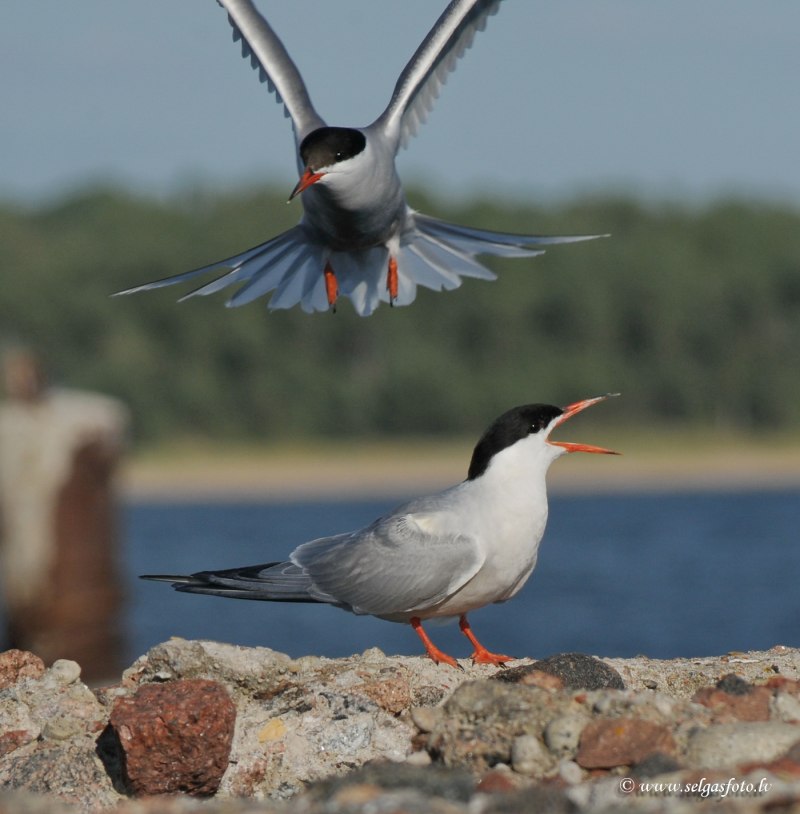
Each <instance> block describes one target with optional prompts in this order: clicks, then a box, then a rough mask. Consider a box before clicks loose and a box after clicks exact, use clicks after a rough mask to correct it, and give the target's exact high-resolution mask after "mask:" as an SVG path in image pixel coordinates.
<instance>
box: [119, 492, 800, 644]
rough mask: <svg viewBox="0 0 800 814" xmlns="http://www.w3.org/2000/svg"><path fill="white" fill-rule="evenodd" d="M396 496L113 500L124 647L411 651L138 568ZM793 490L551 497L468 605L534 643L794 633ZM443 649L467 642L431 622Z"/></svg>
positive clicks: (335, 519) (237, 548) (354, 515)
mask: <svg viewBox="0 0 800 814" xmlns="http://www.w3.org/2000/svg"><path fill="white" fill-rule="evenodd" d="M397 502H398V501H371V502H315V503H288V504H282V505H274V504H259V503H241V504H230V503H227V504H214V505H196V504H190V503H183V504H181V503H176V504H167V505H165V504H161V503H158V504H156V503H151V504H147V503H140V504H135V505H131V506H129V507H127V508H126V509H125V513H124V518H123V519H124V524H125V531H126V541H127V543H126V554H125V560H126V561H125V570H126V574H127V579H128V591H129V604H128V613H127V617H126V627H127V631H128V647H129V653H128V656H129V660H132V659H133V658H134V657H136V656H138V655H140V654H142V653H143V652H145V651H146V650H147V649H148V648H149V647H151V646H153V645H155V644H157V643H159V642H161V641H164V640H165V639H167V638H169V637H170V636H182V637H185V638H208V639H217V640H219V641H225V642H231V643H236V644H245V645H262V646H266V647H271V648H273V649H275V650H279V651H282V652H285V653H289V654H290V655H292V656H295V657H296V656H301V655H309V654H313V655H324V656H332V657H333V656H344V655H350V654H352V653H358V652H361V651H363V650H365V649H367V648H369V647H373V646H377V647H380V648H381V649H382V650H384V651H385V652H387V653H393V654H394V653H398V654H418V653H420V652H422V651H421V646H420V643H419V640H418V639H417V637H416V635H415V634H414V632H413V631H412V630H411V629H410V627H408V626H407V625H400V624H392V623H390V622H383V621H380V620H377V619H372V618H370V617H363V616H353V615H352V614H349V613H346V612H344V611H341V610H337V609H335V608H330V607H327V606H324V605H302V604H294V603H290V604H280V603H267V602H245V601H240V600H231V599H221V598H218V597H206V596H194V595H189V594H179V593H176V592H175V591H173V590H172V589H171V588H169V586H167V585H165V584H161V583H153V582H144V581H142V580H138V579H136V577H135V575H137V574H142V573H159V572H162V573H163V572H166V573H190V572H192V571H200V570H207V569H213V568H228V567H234V566H240V565H249V564H255V563H259V562H268V561H270V560H277V559H283V558H285V557H286V555H287V554H288V553H289V552H290V551H291V550H292V548H294V547H295V546H296V545H298V544H299V543H301V542H304V541H305V540H309V539H312V538H314V537H320V536H324V535H325V534H331V533H334V532H340V531H349V530H351V529H354V528H357V527H360V526H362V525H364V524H366V523H367V522H369V521H371V520H373V519H374V518H375V517H377V516H378V515H379V514H381V513H383V512H384V511H386V510H388V509H390V508H392V507H393V505H395V504H396V503H397ZM799 529H800V491H796V490H792V491H763V492H752V493H751V492H728V493H725V492H720V493H706V492H703V493H693V494H688V493H687V494H621V495H613V496H609V495H604V496H598V497H586V496H580V497H578V496H575V497H555V498H553V499H551V502H550V520H549V523H548V528H547V531H546V533H545V537H544V540H543V542H542V546H541V548H540V553H539V564H538V565H537V567H536V570H535V571H534V573H533V576H532V577H531V579H530V580H529V581H528V583H527V584H526V586H525V587H524V588H523V590H522V592H521V593H520V594H519V595H518V596H517V597H515V598H514V599H513V600H511V601H510V602H508V603H506V604H504V605H494V606H491V607H489V608H485V609H482V610H479V611H475V612H474V613H473V614H470V621H471V622H472V626H473V628H474V630H475V631H476V633H477V635H478V637H479V638H480V639H481V641H483V642H484V644H486V646H487V647H489V649H491V650H494V651H496V652H502V653H508V654H511V655H515V656H535V657H537V658H538V657H545V656H548V655H551V654H553V653H558V652H566V651H576V650H577V651H583V652H587V653H594V654H598V655H605V656H633V655H637V654H645V655H648V656H651V657H659V658H669V657H675V656H699V655H712V654H719V653H725V652H728V651H731V650H749V649H765V648H769V647H771V646H773V645H776V644H785V645H793V646H800V534H798V530H799ZM429 633H430V634H431V637H432V638H433V639H434V641H435V642H436V643H437V644H438V645H439V646H440V647H441V648H442V649H443V650H445V651H446V652H449V653H451V654H452V655H454V656H456V657H466V656H467V655H468V654H469V653H470V652H471V649H470V647H469V643H468V642H467V641H466V640H465V639H464V638H463V636H461V635H460V633H459V631H458V628H457V626H456V625H441V626H439V625H431V626H430V627H429Z"/></svg>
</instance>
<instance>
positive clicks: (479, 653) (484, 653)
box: [458, 614, 514, 665]
mask: <svg viewBox="0 0 800 814" xmlns="http://www.w3.org/2000/svg"><path fill="white" fill-rule="evenodd" d="M458 626H459V627H460V628H461V632H462V633H463V634H464V635H465V636H466V637H467V638H468V639H469V640H470V641H471V642H472V644H473V646H474V647H475V652H474V653H473V654H472V662H473V664H500V665H503V664H505V663H506V662H507V661H513V660H514V659H513V657H512V656H501V655H499V654H497V653H490V652H489V651H488V650H487V649H486V648H485V647H484V646H483V645H482V644H481V643H480V642H479V641H478V640H477V639H476V638H475V634H474V633H473V632H472V628H471V627H470V626H469V622H468V621H467V615H466V614H463V615H462V616H461V618H460V619H459V620H458Z"/></svg>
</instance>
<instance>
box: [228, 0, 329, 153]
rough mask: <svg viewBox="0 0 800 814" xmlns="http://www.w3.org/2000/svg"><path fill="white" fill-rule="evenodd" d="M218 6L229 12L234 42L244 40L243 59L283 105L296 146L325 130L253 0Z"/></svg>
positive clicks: (299, 77) (300, 80)
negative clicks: (246, 60)
mask: <svg viewBox="0 0 800 814" xmlns="http://www.w3.org/2000/svg"><path fill="white" fill-rule="evenodd" d="M217 2H218V3H219V4H220V5H221V6H222V7H223V8H224V9H225V10H226V11H227V12H228V20H229V21H230V24H231V26H233V39H234V41H236V40H241V43H242V56H243V57H249V59H250V63H251V65H252V66H253V67H254V68H256V69H257V70H258V74H259V78H260V79H261V81H262V82H266V83H267V87H268V88H269V89H270V91H271V92H272V93H274V94H275V96H276V97H277V100H278V101H279V102H282V103H283V106H284V111H285V113H286V115H287V116H288V117H290V118H291V120H292V125H293V126H294V133H295V139H296V140H297V143H298V144H299V143H300V142H301V141H302V140H303V139H304V138H305V137H306V136H307V135H308V134H309V133H311V132H312V131H313V130H316V129H317V128H319V127H324V126H325V122H324V121H323V120H322V119H321V118H320V116H319V114H318V113H317V111H316V110H314V106H313V105H312V104H311V99H310V98H309V96H308V91H307V90H306V85H305V82H303V77H302V76H300V72H299V71H298V70H297V66H296V65H295V64H294V62H293V61H292V58H291V57H290V56H289V54H288V53H287V51H286V49H285V48H284V47H283V43H282V42H281V41H280V39H278V36H277V34H275V32H274V31H273V30H272V28H271V27H270V25H269V23H268V22H267V21H266V20H265V19H264V17H262V16H261V14H260V13H259V12H258V9H257V8H256V7H255V6H254V5H253V3H252V2H251V0H217Z"/></svg>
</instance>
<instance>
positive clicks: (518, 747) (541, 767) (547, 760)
mask: <svg viewBox="0 0 800 814" xmlns="http://www.w3.org/2000/svg"><path fill="white" fill-rule="evenodd" d="M552 762H553V761H552V758H551V757H550V755H549V754H548V753H547V750H546V749H545V748H544V745H543V744H542V742H541V741H540V740H539V738H537V737H536V736H535V735H520V736H519V737H516V738H514V741H513V743H512V744H511V768H512V769H513V770H514V771H515V772H517V773H518V774H526V775H529V776H531V777H534V776H538V775H542V774H544V772H545V771H546V770H547V769H549V768H550V767H551V766H552Z"/></svg>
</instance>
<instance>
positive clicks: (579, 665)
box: [535, 653, 625, 690]
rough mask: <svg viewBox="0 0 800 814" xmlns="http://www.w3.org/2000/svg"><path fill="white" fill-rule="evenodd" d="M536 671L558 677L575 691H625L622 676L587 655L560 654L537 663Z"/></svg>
mask: <svg viewBox="0 0 800 814" xmlns="http://www.w3.org/2000/svg"><path fill="white" fill-rule="evenodd" d="M535 666H536V669H537V670H541V671H542V672H543V673H549V674H550V675H554V676H558V678H560V679H561V680H562V681H563V682H564V686H565V687H567V688H568V689H573V690H603V689H609V690H624V689H625V682H624V681H623V680H622V676H621V675H620V674H619V673H618V672H617V671H616V670H615V669H614V668H613V667H610V666H609V665H608V664H606V663H605V662H603V661H600V659H598V658H595V657H594V656H587V655H586V654H585V653H559V654H558V655H556V656H549V657H548V658H546V659H540V660H539V661H537V662H536V665H535Z"/></svg>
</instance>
